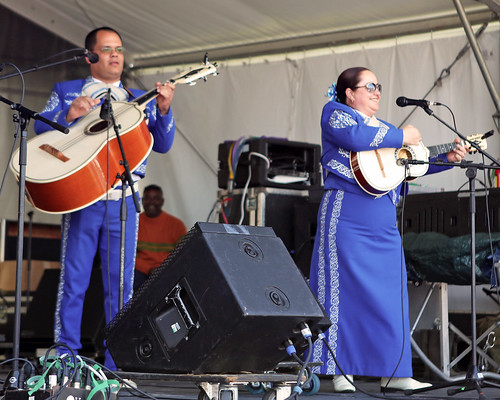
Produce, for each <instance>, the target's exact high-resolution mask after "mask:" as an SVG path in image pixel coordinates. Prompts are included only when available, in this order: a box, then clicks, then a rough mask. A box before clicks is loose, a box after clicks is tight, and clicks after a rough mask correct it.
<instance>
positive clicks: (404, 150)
mask: <svg viewBox="0 0 500 400" xmlns="http://www.w3.org/2000/svg"><path fill="white" fill-rule="evenodd" d="M466 139H467V140H468V141H469V142H473V143H475V144H477V145H478V146H479V147H480V148H481V149H486V147H487V143H486V140H485V139H484V136H483V135H480V134H477V135H471V136H468V137H467V138H466ZM456 146H457V143H456V142H453V143H446V144H440V145H436V146H429V147H425V146H424V144H423V143H422V142H420V143H419V145H417V146H403V147H401V148H380V149H376V150H368V151H358V152H354V151H351V153H350V155H349V157H350V164H351V170H352V172H353V174H354V178H355V179H356V182H357V183H358V185H359V186H360V187H361V189H363V190H364V191H365V192H367V193H369V194H371V195H373V196H382V195H384V194H386V193H388V192H389V191H390V190H392V189H394V188H395V187H397V186H398V185H399V184H400V183H401V182H403V180H404V179H405V178H406V179H407V180H410V179H415V178H418V177H419V176H422V175H425V173H426V172H427V170H428V169H429V164H405V163H404V160H419V161H428V159H429V157H435V156H437V155H438V154H442V153H447V152H449V151H451V150H453V149H454V148H455V147H456Z"/></svg>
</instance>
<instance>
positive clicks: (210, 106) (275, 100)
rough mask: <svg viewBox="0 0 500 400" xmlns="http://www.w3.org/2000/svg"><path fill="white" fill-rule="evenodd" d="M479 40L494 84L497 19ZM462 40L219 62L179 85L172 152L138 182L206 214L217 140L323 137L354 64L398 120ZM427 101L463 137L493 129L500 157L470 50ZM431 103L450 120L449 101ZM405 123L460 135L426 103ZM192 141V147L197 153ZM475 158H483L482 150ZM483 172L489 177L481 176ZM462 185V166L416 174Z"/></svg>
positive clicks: (456, 35)
mask: <svg viewBox="0 0 500 400" xmlns="http://www.w3.org/2000/svg"><path fill="white" fill-rule="evenodd" d="M475 29H477V27H475ZM479 43H480V46H481V49H482V51H483V54H484V57H485V60H486V63H487V65H488V68H489V70H490V73H491V75H492V77H493V80H494V83H495V86H496V87H497V88H498V83H499V73H500V71H499V65H500V63H499V61H500V60H499V27H498V25H497V24H490V26H489V27H488V28H487V30H486V32H485V33H484V34H483V35H482V37H481V38H480V40H479ZM466 44H467V39H466V37H465V35H464V33H463V30H454V31H449V32H446V33H441V34H425V35H419V36H414V37H411V38H406V39H405V38H400V39H397V40H387V41H379V42H373V43H365V44H363V45H352V46H346V47H341V48H332V49H328V50H323V51H315V52H305V53H301V54H288V55H283V56H275V57H268V58H267V59H266V58H255V59H245V60H239V61H234V62H229V63H226V64H224V65H222V66H220V67H219V72H220V75H219V76H216V77H210V78H209V80H208V81H207V82H206V83H203V82H200V83H199V84H197V85H196V86H193V87H187V86H178V87H177V89H176V94H175V100H174V106H173V111H174V115H175V118H176V123H177V126H178V129H179V132H178V133H177V137H176V140H175V143H174V147H173V149H172V150H171V151H170V153H168V154H167V155H157V154H153V155H152V156H151V157H150V159H149V163H148V174H147V177H146V179H145V180H144V182H143V183H142V184H146V183H152V182H156V183H159V184H161V185H162V186H164V187H165V188H166V189H167V190H166V204H167V208H168V209H169V210H171V211H172V212H174V213H175V214H177V215H179V216H180V217H181V218H183V219H184V220H185V221H186V224H187V225H190V224H192V223H194V222H195V221H199V220H205V219H206V218H207V216H208V215H209V212H210V209H211V207H212V205H213V203H214V201H215V200H216V194H217V178H216V174H215V173H214V171H215V170H216V168H217V148H218V144H219V143H221V142H223V141H224V140H235V139H237V138H239V137H240V136H246V137H248V136H275V137H283V138H288V139H290V140H295V141H304V142H309V143H320V127H319V120H320V115H321V109H322V107H323V105H324V104H325V102H326V101H327V98H326V96H325V93H326V90H327V88H328V86H329V85H330V84H331V83H332V82H333V81H335V79H336V77H337V76H338V75H339V73H340V72H341V71H342V70H344V69H345V68H348V67H351V66H366V67H368V68H370V69H372V70H373V71H374V72H375V74H376V75H377V78H378V81H379V82H380V83H382V85H383V92H382V100H381V106H380V111H379V112H378V114H377V115H378V116H379V117H380V118H382V119H386V120H388V121H390V122H392V123H394V124H395V125H399V123H400V122H402V121H403V120H404V118H405V117H406V116H407V114H408V113H409V112H410V111H411V109H412V108H411V107H406V108H399V107H397V106H396V104H395V99H396V98H397V97H398V96H406V97H409V98H421V97H422V96H423V95H424V94H425V93H426V92H427V91H428V90H429V89H430V88H431V87H432V86H433V83H434V81H435V80H436V79H437V78H438V77H439V76H440V74H441V71H442V69H443V68H446V67H448V66H449V65H450V64H451V63H452V62H453V60H454V59H455V58H456V57H457V55H458V53H459V51H460V50H461V49H462V48H463V46H464V45H466ZM173 75H174V71H162V70H160V69H158V70H148V71H144V75H143V76H142V78H141V80H142V81H143V82H144V83H146V84H147V86H148V87H149V86H151V87H152V85H153V84H154V82H156V81H157V80H160V81H163V80H166V79H168V78H169V77H171V76H173ZM428 99H430V100H433V101H438V102H441V103H444V104H446V105H447V106H449V107H450V108H451V110H452V111H453V113H454V114H455V118H456V123H457V130H458V131H459V132H460V133H462V134H464V135H465V136H468V135H472V134H475V133H484V132H487V131H489V130H491V129H495V134H494V136H492V137H491V138H489V139H488V152H489V153H490V154H491V155H492V156H494V157H498V156H499V154H500V151H499V150H500V149H499V136H498V135H499V134H498V132H497V131H496V128H495V124H494V122H493V119H492V115H493V114H494V112H495V107H494V105H493V102H492V101H491V98H490V96H489V93H488V90H487V88H486V85H485V83H484V81H483V78H482V75H481V73H480V71H479V68H478V66H477V63H476V60H475V58H474V55H473V53H472V52H471V51H468V52H467V53H466V55H465V56H464V57H462V58H461V59H460V60H459V61H458V62H457V63H456V65H455V66H454V67H453V68H452V69H451V73H450V76H449V77H447V78H446V79H443V81H442V85H441V86H440V87H437V88H436V89H435V90H434V91H433V92H432V93H431V94H429V96H428ZM432 109H433V110H434V111H435V113H436V115H437V116H439V117H440V118H441V119H443V120H445V121H446V122H447V123H449V124H451V125H452V118H451V114H450V112H449V111H448V110H447V109H446V108H444V107H437V106H433V107H432ZM407 123H411V124H413V125H415V126H417V127H418V128H419V129H420V130H421V132H422V137H423V140H424V143H425V144H426V145H434V144H440V143H449V142H452V141H453V140H454V138H455V136H456V135H455V133H453V132H452V131H451V130H449V129H448V128H446V127H444V126H443V125H442V124H440V123H439V122H438V121H437V120H436V119H434V118H433V117H431V116H429V115H427V114H426V113H425V112H424V111H423V110H421V109H418V110H416V112H414V113H413V115H412V116H411V118H410V119H409V120H408V122H407ZM180 133H182V134H180ZM185 137H187V138H188V140H186V139H185ZM189 141H191V142H193V143H195V144H196V147H197V149H196V150H198V151H199V152H200V153H201V156H200V155H199V154H197V152H196V151H195V150H194V149H193V148H192V147H191V146H190V145H189ZM206 159H208V160H209V162H210V164H211V167H212V168H210V167H209V166H207V164H206V162H205V160H206ZM469 159H472V160H477V161H480V160H479V159H478V158H477V156H469ZM487 163H488V164H489V163H490V162H489V161H488V160H487ZM478 177H479V179H481V180H482V181H484V179H483V177H482V175H481V173H479V176H478ZM465 182H467V178H466V177H465V170H463V169H460V168H457V169H455V170H453V171H448V172H445V173H442V174H437V175H434V176H428V177H423V178H420V179H418V180H417V181H416V183H418V184H420V185H422V187H421V188H417V189H419V190H433V189H435V190H442V189H444V190H456V189H458V188H459V187H460V186H461V185H462V184H464V183H465Z"/></svg>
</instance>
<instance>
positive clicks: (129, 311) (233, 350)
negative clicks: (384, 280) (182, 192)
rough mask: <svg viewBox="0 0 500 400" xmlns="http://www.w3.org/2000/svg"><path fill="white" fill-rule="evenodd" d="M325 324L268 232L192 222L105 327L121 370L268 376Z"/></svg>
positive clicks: (299, 276) (319, 309) (300, 278)
mask: <svg viewBox="0 0 500 400" xmlns="http://www.w3.org/2000/svg"><path fill="white" fill-rule="evenodd" d="M301 323H307V324H308V325H309V327H310V329H311V331H312V332H313V340H314V339H315V338H316V336H317V333H318V332H319V331H325V330H327V329H328V327H329V326H330V320H329V319H328V316H327V315H326V314H325V311H324V310H323V308H322V306H321V305H320V304H319V303H318V301H317V300H316V298H315V297H314V295H313V293H312V291H311V290H310V288H309V286H308V284H307V282H306V281H305V279H304V278H303V276H302V274H301V273H300V271H299V270H298V268H297V267H296V266H295V264H294V262H293V260H292V259H291V256H290V255H289V254H288V251H287V249H286V247H285V246H284V244H283V242H282V241H281V239H279V238H278V237H276V235H275V234H274V232H273V230H272V229H271V228H267V227H255V226H242V225H228V224H215V223H203V222H198V223H196V225H195V226H194V227H193V228H192V229H191V230H190V231H189V232H188V234H187V235H186V236H185V238H184V239H183V241H182V242H181V243H180V244H179V245H178V246H177V247H176V248H175V249H174V251H173V252H172V253H171V254H170V255H169V257H168V258H167V259H166V260H165V261H164V262H163V263H162V264H161V266H160V267H159V268H158V269H157V270H156V271H155V273H154V274H153V275H152V276H151V277H150V278H149V279H148V280H147V281H146V283H145V284H144V285H143V286H142V287H141V288H140V290H139V291H138V292H137V293H136V294H135V295H134V296H133V298H132V299H131V300H130V301H129V302H128V303H127V304H126V305H125V307H124V308H123V309H122V311H121V312H120V313H118V314H117V315H116V317H115V318H114V319H113V320H112V321H111V323H110V324H109V325H108V326H107V327H106V333H105V336H106V342H107V346H108V349H109V351H110V352H111V355H112V356H113V359H114V361H115V363H116V365H117V366H118V367H119V368H121V369H123V370H127V371H145V372H188V373H191V372H192V373H230V372H241V371H250V372H263V371H270V370H272V369H274V367H275V366H276V365H277V364H278V363H279V362H281V361H283V360H285V359H287V358H288V357H289V356H288V354H287V353H286V351H285V348H284V343H285V342H286V341H287V340H288V339H290V340H291V341H292V342H293V343H294V344H295V347H296V348H297V351H298V352H299V353H301V352H303V351H304V349H305V347H306V344H307V341H306V340H305V339H304V338H303V337H302V335H301V333H300V326H301Z"/></svg>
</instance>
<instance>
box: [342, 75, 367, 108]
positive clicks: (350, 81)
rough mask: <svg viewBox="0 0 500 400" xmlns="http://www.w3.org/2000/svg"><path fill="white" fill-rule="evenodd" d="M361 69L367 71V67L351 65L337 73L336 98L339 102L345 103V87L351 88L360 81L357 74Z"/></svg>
mask: <svg viewBox="0 0 500 400" xmlns="http://www.w3.org/2000/svg"><path fill="white" fill-rule="evenodd" d="M363 71H369V69H368V68H365V67H353V68H348V69H346V70H345V71H344V72H342V73H341V74H340V75H339V77H338V78H337V99H338V101H339V103H342V104H345V102H346V95H345V91H346V89H349V88H350V89H353V88H354V87H355V86H357V85H358V83H359V81H360V79H359V75H360V74H361V72H363Z"/></svg>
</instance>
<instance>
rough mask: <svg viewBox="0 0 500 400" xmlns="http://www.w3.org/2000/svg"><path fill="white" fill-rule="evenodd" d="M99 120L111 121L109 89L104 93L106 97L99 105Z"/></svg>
mask: <svg viewBox="0 0 500 400" xmlns="http://www.w3.org/2000/svg"><path fill="white" fill-rule="evenodd" d="M99 118H101V119H102V120H104V121H110V120H111V89H108V91H107V92H106V97H105V98H104V101H103V103H102V105H101V111H100V113H99Z"/></svg>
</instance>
